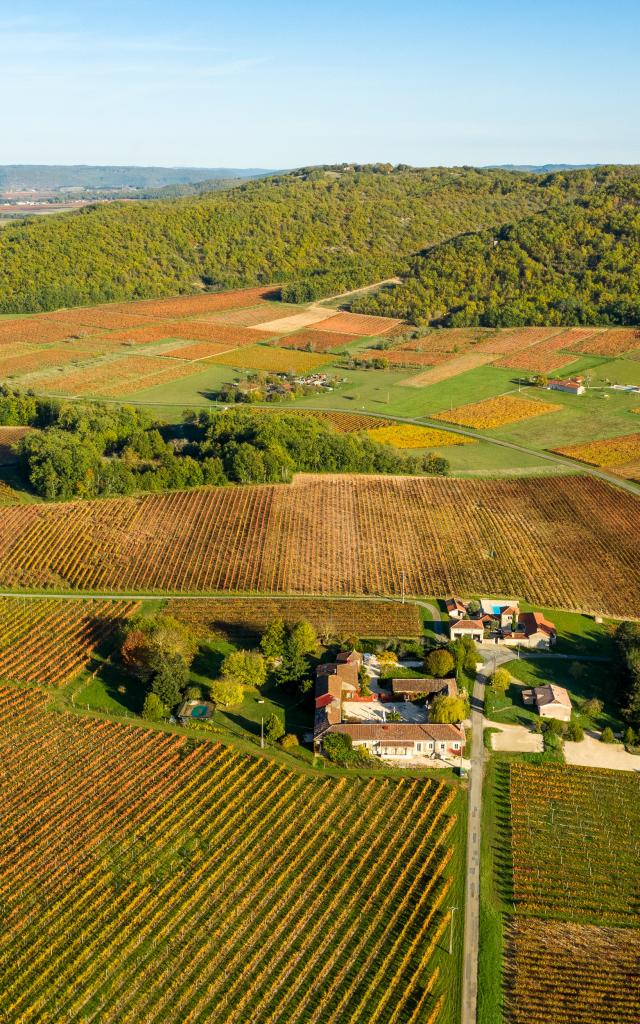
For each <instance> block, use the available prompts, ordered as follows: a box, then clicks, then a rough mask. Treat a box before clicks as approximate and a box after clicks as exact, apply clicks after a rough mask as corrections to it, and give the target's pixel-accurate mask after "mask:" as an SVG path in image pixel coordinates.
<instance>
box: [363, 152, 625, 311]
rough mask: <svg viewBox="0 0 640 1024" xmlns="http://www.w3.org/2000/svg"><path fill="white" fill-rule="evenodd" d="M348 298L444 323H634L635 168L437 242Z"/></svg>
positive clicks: (374, 308)
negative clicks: (391, 277) (489, 227)
mask: <svg viewBox="0 0 640 1024" xmlns="http://www.w3.org/2000/svg"><path fill="white" fill-rule="evenodd" d="M621 171H622V169H620V172H621ZM353 308H354V309H357V310H359V311H360V312H364V313H376V314H380V313H382V314H386V315H389V316H398V317H403V318H406V319H408V320H410V321H412V322H414V323H431V324H441V325H445V326H450V327H457V326H467V325H483V326H487V327H513V326H519V325H526V324H551V325H554V324H558V325H563V324H567V325H570V324H639V323H640V170H637V171H635V173H633V174H623V173H618V172H617V171H616V170H609V171H607V172H605V177H604V181H603V186H602V187H601V188H599V189H598V190H596V191H593V192H592V193H590V194H586V195H584V196H581V197H579V198H577V199H575V200H573V201H572V202H570V203H566V202H565V203H554V204H552V205H551V206H549V207H547V208H546V209H545V210H543V211H541V212H537V213H535V214H533V215H532V216H529V217H526V218H523V219H521V220H519V221H518V222H517V223H513V224H508V225H506V226H503V227H502V228H501V229H500V230H498V231H483V232H479V233H476V234H469V235H463V236H461V237H458V238H455V239H452V240H449V241H447V242H444V243H442V244H440V245H438V246H435V247H434V248H432V249H431V250H430V251H429V252H427V253H425V254H423V255H421V256H419V257H417V258H416V259H415V261H414V263H413V265H412V267H411V270H410V271H409V273H408V274H407V275H406V276H405V277H404V279H403V282H402V284H400V285H398V286H397V287H392V288H388V289H385V290H384V291H381V292H379V293H378V294H376V295H370V296H362V297H361V298H360V299H359V300H358V301H357V302H355V303H354V307H353Z"/></svg>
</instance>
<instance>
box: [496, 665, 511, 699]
mask: <svg viewBox="0 0 640 1024" xmlns="http://www.w3.org/2000/svg"><path fill="white" fill-rule="evenodd" d="M510 683H511V676H510V675H509V672H508V671H507V669H506V668H497V669H496V670H495V672H494V673H493V675H492V676H491V689H492V690H493V692H494V693H496V694H505V693H506V692H507V690H508V689H509V685H510Z"/></svg>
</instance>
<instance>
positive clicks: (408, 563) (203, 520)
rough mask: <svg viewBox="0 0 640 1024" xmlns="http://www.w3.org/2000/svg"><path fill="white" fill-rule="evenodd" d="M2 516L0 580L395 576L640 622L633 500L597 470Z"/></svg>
mask: <svg viewBox="0 0 640 1024" xmlns="http://www.w3.org/2000/svg"><path fill="white" fill-rule="evenodd" d="M3 520H4V529H3V533H2V537H1V538H0V584H2V585H4V586H12V587H23V588H68V589H73V590H77V589H81V590H86V591H102V592H104V591H105V590H108V591H109V592H121V593H123V592H124V593H133V592H141V591H143V592H146V591H154V592H156V591H167V592H178V593H179V592H187V593H188V592H193V593H205V594H206V593H216V592H245V593H247V592H252V593H260V592H263V593H274V594H278V593H280V594H325V595H340V594H343V595H344V594H371V595H390V596H395V595H399V594H400V593H401V591H402V586H403V580H404V585H405V587H406V591H407V593H410V594H418V595H419V594H435V593H450V592H461V593H462V594H474V593H493V594H512V593H514V592H515V593H518V594H521V595H522V596H523V597H524V598H526V600H528V601H530V602H531V603H534V604H536V605H542V606H545V607H564V608H568V609H576V610H582V611H598V612H601V613H604V614H609V615H611V616H613V617H628V616H630V615H631V616H637V617H640V597H639V594H640V565H639V563H638V557H637V556H638V535H637V524H638V501H637V499H636V498H635V497H634V496H633V495H632V494H629V493H627V492H620V491H618V490H616V489H615V488H614V487H612V486H609V485H608V484H605V483H603V482H602V481H599V480H596V479H594V478H591V477H582V476H570V477H556V478H554V479H548V480H536V479H514V480H509V481H507V480H461V479H447V478H437V477H435V478H434V477H366V476H365V477H358V476H348V475H344V476H320V477H315V476H312V475H301V476H298V477H296V478H295V480H294V483H293V484H292V485H277V484H265V485H248V486H239V487H221V488H216V487H210V488H202V489H198V490H191V491H176V492H173V493H167V494H151V495H146V496H141V497H137V498H115V499H103V500H97V501H86V502H81V501H80V502H70V503H59V504H56V503H51V504H39V505H24V506H15V507H10V508H7V509H6V511H5V512H4V513H3ZM587 557H588V559H589V571H588V572H586V571H585V569H584V561H585V558H587Z"/></svg>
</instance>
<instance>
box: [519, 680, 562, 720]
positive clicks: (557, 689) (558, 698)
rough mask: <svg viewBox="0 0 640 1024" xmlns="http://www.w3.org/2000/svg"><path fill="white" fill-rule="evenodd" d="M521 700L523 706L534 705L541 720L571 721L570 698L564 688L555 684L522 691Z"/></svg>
mask: <svg viewBox="0 0 640 1024" xmlns="http://www.w3.org/2000/svg"><path fill="white" fill-rule="evenodd" d="M522 700H523V702H524V703H525V704H534V705H535V707H536V708H537V709H538V714H539V715H540V717H541V718H557V719H558V720H559V721H560V722H568V721H570V719H571V698H570V696H569V693H568V691H567V690H565V688H564V686H556V685H555V683H548V684H547V685H546V686H535V687H534V688H533V689H532V690H523V691H522Z"/></svg>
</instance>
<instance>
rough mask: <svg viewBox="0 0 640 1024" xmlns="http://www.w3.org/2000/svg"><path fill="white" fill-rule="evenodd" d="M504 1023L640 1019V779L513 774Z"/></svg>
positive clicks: (543, 769)
mask: <svg viewBox="0 0 640 1024" xmlns="http://www.w3.org/2000/svg"><path fill="white" fill-rule="evenodd" d="M508 772H509V797H508V800H509V834H510V845H511V851H510V853H511V856H510V860H511V872H510V875H511V879H510V883H509V887H508V888H509V889H510V892H509V893H508V898H509V900H510V902H511V903H512V906H513V910H514V916H513V917H512V919H511V921H510V923H509V924H508V927H507V934H506V939H507V942H506V949H505V970H504V985H505V1008H506V1016H505V1020H506V1022H507V1024H636V1022H637V1021H638V1020H640V892H639V890H638V862H639V859H640V779H639V777H638V775H637V774H635V773H632V772H620V771H608V770H605V769H588V768H575V767H570V766H567V765H563V764H550V763H547V764H544V765H540V766H535V765H532V764H525V763H513V764H511V765H510V767H509V769H508Z"/></svg>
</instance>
